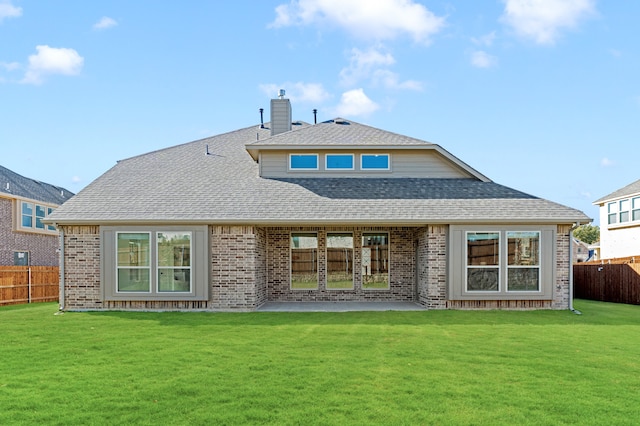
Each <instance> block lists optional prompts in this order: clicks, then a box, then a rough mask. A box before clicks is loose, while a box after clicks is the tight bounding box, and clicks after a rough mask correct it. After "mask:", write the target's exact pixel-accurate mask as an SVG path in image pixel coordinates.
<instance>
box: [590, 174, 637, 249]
mask: <svg viewBox="0 0 640 426" xmlns="http://www.w3.org/2000/svg"><path fill="white" fill-rule="evenodd" d="M593 204H595V205H596V206H599V207H600V258H601V259H613V258H616V257H629V256H638V255H640V180H637V181H635V182H633V183H631V184H629V185H627V186H625V187H624V188H620V189H618V190H617V191H614V192H612V193H611V194H609V195H606V196H604V197H602V198H600V199H598V200H596V201H594V202H593Z"/></svg>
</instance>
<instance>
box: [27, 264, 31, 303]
mask: <svg viewBox="0 0 640 426" xmlns="http://www.w3.org/2000/svg"><path fill="white" fill-rule="evenodd" d="M28 271H29V295H28V296H27V299H28V303H31V266H29V268H28Z"/></svg>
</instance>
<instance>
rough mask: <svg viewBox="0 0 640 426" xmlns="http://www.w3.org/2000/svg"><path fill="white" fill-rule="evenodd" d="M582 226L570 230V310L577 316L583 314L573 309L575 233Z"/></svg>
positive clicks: (578, 224) (574, 226)
mask: <svg viewBox="0 0 640 426" xmlns="http://www.w3.org/2000/svg"><path fill="white" fill-rule="evenodd" d="M578 226H580V223H579V222H576V224H575V225H573V226H572V227H571V229H569V310H570V311H571V312H573V313H574V314H576V315H582V312H580V311H578V310H577V309H574V307H573V231H574V230H575V229H576V228H577V227H578Z"/></svg>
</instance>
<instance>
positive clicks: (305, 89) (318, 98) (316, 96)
mask: <svg viewBox="0 0 640 426" xmlns="http://www.w3.org/2000/svg"><path fill="white" fill-rule="evenodd" d="M280 89H284V90H285V91H286V97H287V98H289V99H291V102H299V103H316V104H319V103H322V102H324V101H325V100H327V99H329V98H330V97H331V96H330V95H329V93H328V92H327V91H326V90H325V89H324V87H323V86H322V84H320V83H303V82H296V83H293V82H285V83H283V84H280V85H278V84H273V83H270V84H261V85H260V90H262V92H263V93H264V94H266V95H267V96H269V97H271V98H275V97H276V96H278V91H279V90H280Z"/></svg>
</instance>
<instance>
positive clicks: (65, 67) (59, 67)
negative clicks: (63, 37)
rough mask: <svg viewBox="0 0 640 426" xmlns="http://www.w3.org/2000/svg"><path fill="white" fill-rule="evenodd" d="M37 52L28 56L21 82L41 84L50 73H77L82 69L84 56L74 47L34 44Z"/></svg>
mask: <svg viewBox="0 0 640 426" xmlns="http://www.w3.org/2000/svg"><path fill="white" fill-rule="evenodd" d="M36 50H37V51H38V53H36V54H35V55H31V56H29V65H28V66H27V72H26V73H25V75H24V78H23V79H22V83H27V84H41V83H42V82H43V81H44V77H45V76H46V75H50V74H63V75H77V74H79V73H80V71H81V70H82V66H83V64H84V58H83V57H82V56H80V55H79V54H78V52H76V51H75V50H74V49H68V48H55V47H49V46H46V45H43V46H36Z"/></svg>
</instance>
